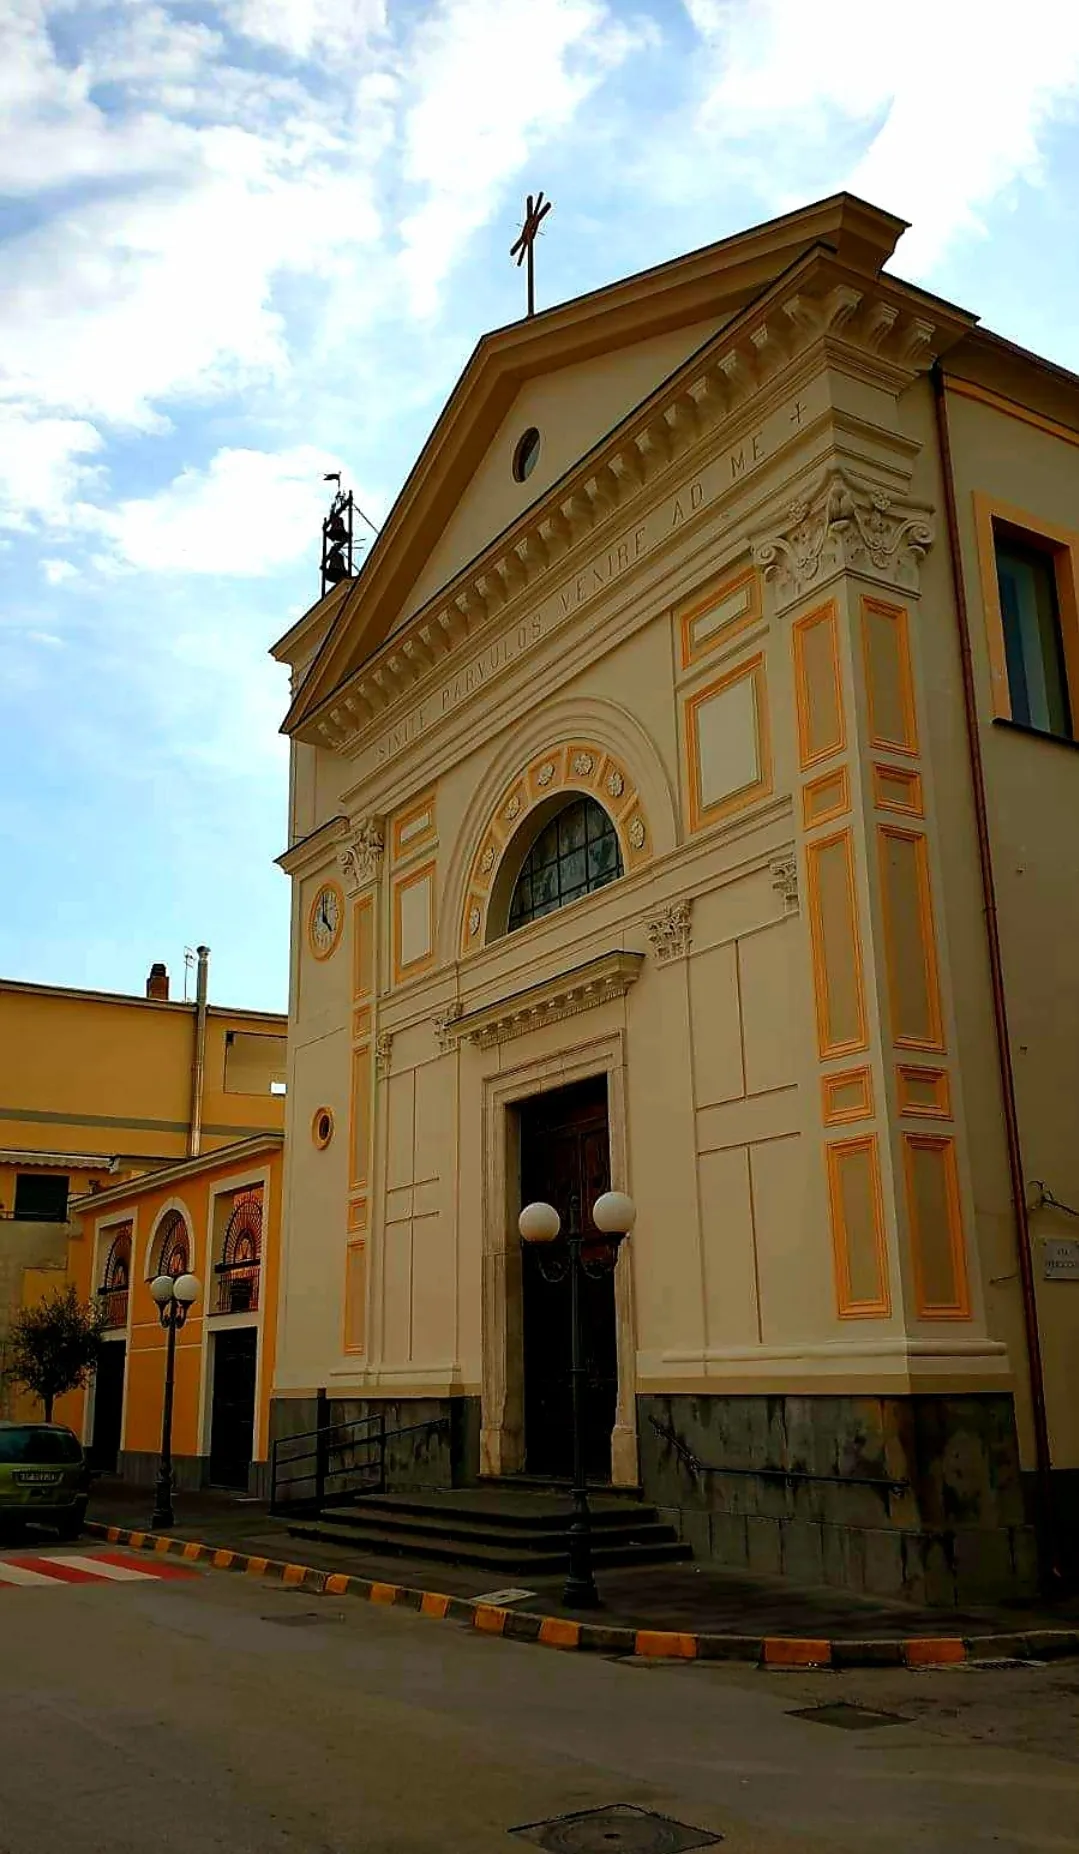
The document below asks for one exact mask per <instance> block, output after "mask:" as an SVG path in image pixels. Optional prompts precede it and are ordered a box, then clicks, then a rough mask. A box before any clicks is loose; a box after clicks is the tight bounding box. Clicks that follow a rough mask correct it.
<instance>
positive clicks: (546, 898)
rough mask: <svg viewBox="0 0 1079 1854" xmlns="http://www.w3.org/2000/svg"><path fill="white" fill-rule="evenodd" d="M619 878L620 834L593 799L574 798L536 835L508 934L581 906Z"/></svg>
mask: <svg viewBox="0 0 1079 1854" xmlns="http://www.w3.org/2000/svg"><path fill="white" fill-rule="evenodd" d="M621 874H622V852H621V850H620V849H619V847H618V833H617V831H616V830H615V828H614V825H613V824H612V823H611V820H610V818H609V817H608V816H607V813H606V812H605V811H604V809H603V807H602V805H597V803H596V801H595V799H594V798H574V799H572V800H571V801H570V803H569V804H568V805H565V806H564V807H563V809H562V810H561V811H557V812H556V813H555V815H554V817H553V818H550V819H549V820H548V822H547V823H546V824H545V825H544V827H543V829H542V830H541V831H540V834H539V836H538V837H537V838H536V841H535V843H534V844H533V845H532V848H531V849H530V850H529V852H528V855H527V856H526V857H525V860H524V862H523V864H522V865H521V872H520V874H519V876H518V877H517V882H516V885H515V887H514V890H513V896H512V899H511V901H510V911H509V921H508V924H507V932H508V933H513V932H514V930H515V929H516V928H518V927H525V926H527V925H528V922H529V921H535V920H538V919H539V918H540V915H541V914H553V913H554V912H555V911H556V909H558V908H564V907H565V906H566V904H567V902H570V901H580V899H581V897H582V896H583V895H590V894H591V893H592V891H593V889H597V888H605V887H606V885H607V883H608V882H615V881H617V879H618V877H619V876H620V875H621Z"/></svg>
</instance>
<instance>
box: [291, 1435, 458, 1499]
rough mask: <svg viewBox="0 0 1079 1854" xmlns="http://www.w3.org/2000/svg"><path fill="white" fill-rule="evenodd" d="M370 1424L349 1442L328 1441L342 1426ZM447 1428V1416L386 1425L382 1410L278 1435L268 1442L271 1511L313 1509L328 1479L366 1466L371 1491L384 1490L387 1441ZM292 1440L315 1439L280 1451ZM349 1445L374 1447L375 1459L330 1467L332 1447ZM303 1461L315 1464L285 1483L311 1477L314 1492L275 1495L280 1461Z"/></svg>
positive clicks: (342, 1492)
mask: <svg viewBox="0 0 1079 1854" xmlns="http://www.w3.org/2000/svg"><path fill="white" fill-rule="evenodd" d="M372 1428H373V1430H374V1433H373V1434H370V1435H366V1436H361V1437H359V1438H358V1439H356V1438H354V1439H353V1440H352V1441H351V1442H347V1441H346V1442H338V1443H331V1442H330V1440H329V1438H330V1436H331V1435H335V1434H338V1433H340V1432H341V1431H343V1430H356V1429H367V1430H370V1429H372ZM448 1428H449V1418H448V1417H447V1416H434V1417H429V1418H428V1419H427V1421H425V1422H422V1423H403V1424H400V1425H399V1426H398V1427H397V1428H396V1429H387V1428H386V1416H385V1412H384V1411H379V1412H378V1414H377V1415H374V1416H358V1417H355V1418H353V1419H352V1420H351V1421H348V1422H341V1423H323V1424H322V1425H321V1426H320V1427H319V1428H317V1429H307V1430H303V1431H302V1432H301V1433H300V1434H299V1435H294V1436H279V1437H278V1439H277V1441H276V1442H272V1443H271V1444H270V1512H271V1513H273V1514H277V1513H280V1512H281V1510H282V1508H283V1507H284V1506H289V1507H298V1506H299V1505H301V1504H308V1503H310V1504H313V1505H314V1507H315V1508H316V1510H318V1509H320V1508H321V1507H322V1506H323V1504H324V1503H325V1499H326V1483H327V1481H330V1480H339V1479H341V1478H342V1477H343V1476H345V1475H349V1474H357V1473H359V1474H362V1473H364V1471H365V1469H368V1468H369V1469H370V1471H371V1473H372V1474H373V1476H374V1478H373V1481H372V1482H371V1491H373V1492H377V1493H384V1492H385V1491H386V1444H387V1442H393V1441H395V1440H396V1439H397V1437H398V1436H407V1435H414V1434H416V1433H417V1432H418V1431H419V1430H432V1431H436V1432H437V1431H438V1430H442V1429H448ZM293 1442H314V1447H313V1448H308V1449H302V1450H301V1451H300V1452H299V1453H298V1454H295V1455H282V1454H281V1452H280V1451H281V1450H282V1448H283V1447H286V1446H287V1445H288V1444H289V1443H293ZM349 1447H351V1448H353V1449H356V1448H360V1449H364V1448H371V1447H374V1448H377V1455H376V1457H375V1460H374V1461H372V1462H371V1463H370V1464H367V1463H357V1462H355V1461H353V1462H350V1463H349V1465H348V1466H347V1467H340V1468H334V1467H332V1466H331V1464H330V1456H331V1454H332V1453H333V1451H334V1450H335V1449H343V1448H349ZM302 1461H313V1462H314V1464H315V1465H314V1468H313V1469H312V1471H311V1472H310V1473H307V1474H292V1475H290V1476H289V1479H288V1483H287V1484H288V1486H289V1487H293V1486H295V1485H296V1484H297V1483H304V1482H308V1481H313V1482H314V1492H313V1494H312V1495H310V1496H308V1497H307V1498H306V1499H303V1498H301V1500H287V1501H281V1500H280V1499H279V1498H278V1486H279V1483H280V1473H279V1470H280V1467H281V1466H282V1465H283V1464H289V1465H292V1466H295V1464H296V1463H298V1462H302ZM351 1491H354V1490H352V1489H340V1490H338V1495H337V1497H338V1498H343V1497H344V1496H345V1494H346V1493H348V1492H351Z"/></svg>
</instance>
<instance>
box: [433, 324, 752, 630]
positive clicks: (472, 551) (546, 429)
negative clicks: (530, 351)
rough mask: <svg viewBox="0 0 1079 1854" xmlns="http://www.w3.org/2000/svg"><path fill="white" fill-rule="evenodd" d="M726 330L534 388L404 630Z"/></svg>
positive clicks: (635, 351) (642, 349)
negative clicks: (531, 433) (531, 447)
mask: <svg viewBox="0 0 1079 1854" xmlns="http://www.w3.org/2000/svg"><path fill="white" fill-rule="evenodd" d="M721 326H722V323H721V321H719V320H718V319H717V320H711V321H707V322H696V323H693V324H692V325H691V326H690V327H689V328H679V329H675V330H673V331H672V332H671V333H670V334H667V335H655V336H653V337H651V338H650V339H649V340H648V341H641V342H638V343H637V344H636V345H635V346H633V347H631V348H620V349H618V350H616V351H615V352H614V353H611V354H605V355H599V356H597V357H595V358H594V359H592V360H588V361H580V362H578V363H577V364H576V365H575V366H572V367H562V368H560V369H559V371H558V372H557V373H551V374H545V375H542V376H541V377H540V378H539V379H536V380H529V381H527V382H526V383H525V385H524V386H522V388H521V390H520V392H519V393H518V394H517V397H516V399H515V400H514V402H513V405H512V406H511V408H510V410H509V412H508V413H507V414H506V417H505V418H504V419H503V421H502V424H501V425H500V426H499V429H498V431H497V433H496V434H495V436H494V438H493V439H492V441H491V444H490V446H489V447H488V450H487V452H486V454H485V456H484V458H483V461H482V463H481V464H480V465H479V468H478V469H477V470H476V472H475V474H474V475H473V477H472V480H471V482H470V483H469V484H468V485H467V487H466V488H465V489H464V492H463V494H462V496H461V500H460V502H459V503H458V506H457V508H456V510H455V511H454V514H453V515H452V517H451V518H450V520H449V521H448V522H447V524H446V527H445V528H444V529H443V532H442V534H441V536H440V538H439V540H438V542H437V544H436V546H435V548H434V550H433V552H432V553H431V555H430V557H429V559H428V560H427V561H426V562H425V563H424V567H423V571H422V572H421V574H420V576H419V578H418V579H417V581H416V583H415V585H414V586H413V588H412V591H411V592H410V594H409V597H408V600H407V602H406V605H405V608H404V609H403V611H402V613H401V622H404V621H405V620H407V619H408V618H409V617H411V615H412V613H413V612H417V611H419V609H420V606H421V605H424V604H425V603H426V601H427V600H428V599H429V598H432V597H433V595H434V594H435V593H436V592H437V591H438V589H439V587H440V586H444V585H445V584H446V581H447V580H449V579H452V577H453V575H454V574H455V573H457V572H459V571H460V569H461V568H462V567H463V566H466V565H467V563H468V562H469V561H470V560H471V559H473V558H474V557H475V555H476V554H478V553H479V551H480V549H481V548H483V547H486V545H487V543H488V541H490V540H492V539H493V537H494V536H495V535H496V534H500V533H501V531H502V529H503V528H505V527H508V526H509V524H510V522H512V521H514V520H515V519H516V518H517V516H518V515H519V514H520V513H521V511H522V510H523V509H526V508H528V506H529V504H530V503H532V502H535V501H536V500H537V499H538V498H539V497H540V496H542V495H543V493H544V491H545V490H547V489H549V488H550V486H551V484H552V483H556V482H557V481H558V479H559V477H560V476H562V475H563V474H564V473H565V472H566V471H567V470H568V469H569V468H570V467H571V465H573V464H575V463H577V461H578V460H579V459H580V458H581V457H583V456H584V455H585V453H586V452H587V451H590V450H591V448H592V446H593V445H594V444H596V443H597V442H598V441H599V439H600V438H603V437H605V436H606V434H607V433H608V432H609V431H610V430H611V429H612V427H613V426H615V425H616V424H618V422H619V420H621V419H623V418H625V417H626V414H627V413H629V412H631V411H632V410H633V408H634V406H636V405H639V404H640V401H641V400H642V399H645V398H647V396H648V394H649V393H650V392H652V390H653V389H654V388H655V387H656V386H658V385H659V383H660V381H661V380H665V379H666V378H667V375H668V374H670V373H673V372H674V369H675V368H676V367H677V366H678V365H679V363H680V362H682V361H684V360H685V359H686V358H687V357H688V356H689V355H690V354H692V353H694V351H695V350H696V349H697V348H699V347H700V346H701V344H702V342H704V341H706V340H707V339H708V337H709V336H710V335H712V334H714V333H715V331H716V329H717V328H719V327H721ZM531 425H534V426H535V427H536V429H537V430H538V431H539V433H540V439H541V446H542V448H541V450H540V455H539V458H538V460H537V463H536V466H535V469H534V470H533V472H532V474H531V476H530V477H529V478H528V480H527V481H526V482H524V483H517V482H515V481H514V479H513V473H512V463H513V453H514V450H515V449H516V446H517V441H518V439H519V438H520V436H521V434H522V432H525V431H527V430H528V428H529V426H531Z"/></svg>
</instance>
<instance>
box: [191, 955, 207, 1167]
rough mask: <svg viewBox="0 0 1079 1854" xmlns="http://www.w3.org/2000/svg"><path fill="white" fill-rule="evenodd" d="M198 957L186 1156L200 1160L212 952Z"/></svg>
mask: <svg viewBox="0 0 1079 1854" xmlns="http://www.w3.org/2000/svg"><path fill="white" fill-rule="evenodd" d="M196 951H197V952H198V956H199V969H198V978H197V980H196V984H195V1053H194V1055H193V1056H192V1058H191V1126H190V1131H189V1133H188V1137H187V1156H188V1158H189V1159H197V1158H198V1156H199V1152H200V1150H201V1147H202V1089H203V1082H204V1080H205V1076H206V996H207V992H208V989H209V972H210V949H209V947H208V946H200V947H197V948H196Z"/></svg>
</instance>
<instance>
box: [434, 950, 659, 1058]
mask: <svg viewBox="0 0 1079 1854" xmlns="http://www.w3.org/2000/svg"><path fill="white" fill-rule="evenodd" d="M644 963H645V960H644V954H643V953H627V952H623V951H621V950H618V951H614V952H610V953H601V954H600V955H599V957H598V958H597V959H589V960H588V961H586V963H585V964H584V965H581V966H575V967H574V968H573V969H572V970H571V971H569V972H564V973H560V974H558V975H557V976H556V977H555V978H550V979H544V980H543V981H542V982H541V983H540V984H538V985H528V986H526V988H525V989H524V990H523V991H514V992H510V993H509V994H508V995H507V996H506V997H503V998H499V999H496V1001H495V1002H494V1003H493V1004H485V1005H481V1006H480V1007H479V1008H478V1009H477V1010H471V1011H461V1010H459V1009H457V1008H455V1007H454V1006H451V1007H450V1008H449V1010H447V1011H444V1012H443V1013H442V1014H441V1015H440V1016H439V1017H438V1018H437V1019H436V1022H435V1028H436V1031H437V1034H438V1039H439V1042H440V1044H441V1046H442V1048H443V1049H452V1048H453V1047H454V1045H455V1044H457V1043H460V1042H468V1043H474V1044H476V1046H477V1047H478V1048H479V1049H490V1048H491V1047H492V1046H493V1045H494V1044H496V1043H505V1042H508V1041H509V1040H510V1038H512V1037H515V1036H523V1035H524V1034H525V1032H526V1031H528V1030H536V1029H538V1028H539V1027H540V1026H541V1025H543V1024H552V1023H558V1022H559V1021H560V1020H561V1019H562V1018H565V1017H575V1016H577V1015H578V1013H579V1012H581V1011H587V1010H591V1009H592V1008H593V1006H595V1005H598V1004H608V1003H610V1001H611V1000H612V999H615V998H624V997H625V995H626V993H627V991H628V990H629V988H630V986H631V985H633V984H635V983H636V981H637V979H638V978H639V977H640V975H641V968H642V966H643V965H644Z"/></svg>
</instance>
